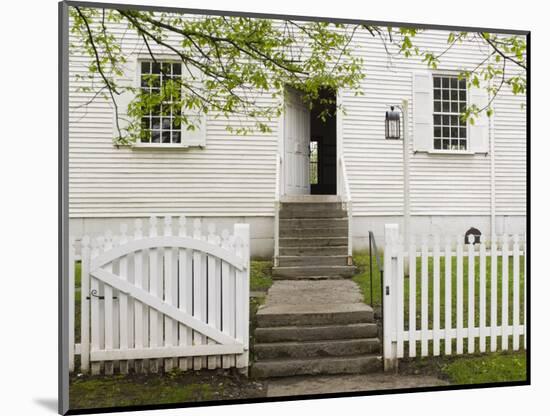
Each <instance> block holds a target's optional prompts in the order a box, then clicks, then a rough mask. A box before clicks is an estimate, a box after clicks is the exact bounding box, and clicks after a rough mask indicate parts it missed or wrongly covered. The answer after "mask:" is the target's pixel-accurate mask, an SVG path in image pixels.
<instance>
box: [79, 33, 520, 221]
mask: <svg viewBox="0 0 550 416" xmlns="http://www.w3.org/2000/svg"><path fill="white" fill-rule="evenodd" d="M117 30H118V33H119V34H120V35H121V36H123V35H124V48H125V50H127V51H128V53H129V54H130V53H138V52H139V51H140V50H141V49H140V42H138V40H137V39H136V37H135V35H134V34H132V33H130V32H127V31H126V30H125V29H124V28H123V27H119V28H118V29H117ZM446 39H447V33H446V32H437V31H429V32H426V33H425V34H423V35H421V36H418V38H417V39H416V40H415V42H416V43H417V44H419V46H420V47H421V48H429V49H431V50H434V51H435V52H437V51H443V50H444V49H445V48H446ZM354 42H355V44H354V50H355V51H356V53H359V54H361V55H362V56H363V57H364V59H365V64H364V65H365V71H366V75H367V78H366V80H365V81H364V83H363V87H364V93H365V95H364V96H359V97H355V96H353V94H352V93H351V92H349V91H342V94H341V96H342V97H343V98H342V99H343V103H344V106H345V108H346V111H347V114H346V115H345V116H344V120H343V123H342V124H343V128H342V133H343V143H344V145H343V149H342V152H343V155H344V157H345V160H346V165H347V168H348V176H349V182H350V188H351V194H352V197H353V207H354V215H358V216H369V215H400V214H401V213H402V199H403V198H402V163H403V160H402V159H403V158H402V142H401V141H386V140H385V139H384V112H385V111H386V110H387V108H388V106H389V105H390V104H399V103H400V102H401V100H402V99H403V98H406V99H408V100H409V102H410V109H411V112H412V113H413V114H414V106H415V103H414V101H413V99H412V73H413V71H418V70H426V65H425V64H424V63H421V62H420V60H419V59H417V58H410V59H403V58H401V59H400V58H398V57H396V56H393V57H391V58H389V57H388V54H387V53H386V51H385V49H384V47H383V45H382V44H381V43H380V41H379V40H378V39H373V38H372V37H371V36H370V35H368V34H365V35H361V36H358V37H357V38H356V40H355V41H354ZM159 51H160V52H165V51H162V50H161V49H160V48H159ZM482 53H483V48H480V45H478V44H463V45H461V46H457V47H456V48H454V49H452V50H451V51H450V52H449V53H448V54H446V55H445V57H444V59H442V61H441V64H440V68H441V69H442V70H458V69H460V68H463V67H464V66H466V67H468V66H470V67H471V66H473V65H475V64H477V63H478V62H479V61H480V60H481V56H482ZM85 64H86V59H85V58H83V57H78V56H74V55H73V56H71V59H70V75H71V85H70V90H71V93H70V106H71V111H70V127H69V131H70V147H69V150H70V157H69V172H70V178H69V181H70V193H69V196H70V198H69V202H70V217H72V218H92V217H132V216H146V215H149V214H150V213H155V214H157V215H164V214H170V215H179V214H182V213H184V214H186V215H191V216H193V215H206V216H209V215H210V216H272V215H273V195H274V189H275V163H276V162H275V157H276V153H277V151H278V140H279V139H278V137H279V134H278V131H277V128H278V125H277V121H276V120H274V121H272V122H271V124H270V125H271V127H272V129H273V132H272V133H270V134H266V135H262V134H257V135H250V136H246V137H242V136H236V135H232V134H230V133H228V132H227V131H226V129H225V127H226V124H227V121H226V119H225V118H223V117H221V118H219V119H217V120H216V119H213V118H212V117H209V118H208V121H207V139H206V146H205V147H204V148H188V149H185V150H183V149H182V150H179V149H178V150H173V149H168V150H162V149H135V150H131V149H128V148H119V149H117V148H115V147H114V146H113V142H112V137H113V125H112V110H111V107H110V105H109V103H108V102H107V101H103V100H97V101H95V102H94V103H92V104H90V105H88V106H87V107H80V108H78V106H80V105H82V104H83V103H85V102H86V101H88V100H89V99H90V98H91V96H92V94H90V93H76V92H75V91H74V90H75V88H76V86H77V85H80V84H82V82H83V81H80V82H79V83H77V82H75V81H74V76H75V75H76V74H77V73H80V74H86V67H85ZM270 99H271V98H261V99H260V100H259V101H260V102H262V103H265V104H266V105H267V104H269V103H270ZM522 100H523V98H521V97H514V96H511V95H510V94H509V93H506V94H504V95H503V97H501V98H499V100H498V101H497V103H496V110H497V112H496V116H495V123H494V124H495V137H496V140H495V143H496V146H495V149H496V201H497V214H498V215H525V201H526V196H525V191H526V184H525V170H526V166H525V164H526V159H525V158H526V156H525V155H526V151H525V112H524V111H522V110H521V109H520V103H521V101H522ZM410 119H411V123H412V117H410ZM235 121H236V120H232V121H231V122H232V123H234V122H235ZM412 133H413V131H412V124H411V125H410V126H409V134H410V135H411V139H412ZM412 142H413V140H411V149H410V150H411V176H410V177H411V201H410V202H411V210H412V214H413V215H489V210H490V158H489V156H488V155H484V154H476V155H456V156H455V155H434V154H426V153H416V154H412Z"/></svg>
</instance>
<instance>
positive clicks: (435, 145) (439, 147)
mask: <svg viewBox="0 0 550 416" xmlns="http://www.w3.org/2000/svg"><path fill="white" fill-rule="evenodd" d="M434 149H441V140H439V139H436V140H434Z"/></svg>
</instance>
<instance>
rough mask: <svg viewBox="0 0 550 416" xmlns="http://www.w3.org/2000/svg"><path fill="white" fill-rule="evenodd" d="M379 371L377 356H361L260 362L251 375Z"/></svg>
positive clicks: (281, 375) (276, 375) (380, 362)
mask: <svg viewBox="0 0 550 416" xmlns="http://www.w3.org/2000/svg"><path fill="white" fill-rule="evenodd" d="M381 369H382V357H380V356H379V355H378V354H361V355H356V356H344V357H322V358H319V357H311V358H290V359H273V360H261V361H258V362H256V363H254V365H253V366H252V369H251V375H252V377H257V378H268V377H287V376H298V375H300V376H302V375H319V374H323V375H327V374H360V373H369V372H374V371H380V370H381Z"/></svg>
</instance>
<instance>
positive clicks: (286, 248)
mask: <svg viewBox="0 0 550 416" xmlns="http://www.w3.org/2000/svg"><path fill="white" fill-rule="evenodd" d="M277 260H278V263H277V266H276V267H273V280H274V283H273V286H271V288H270V289H269V291H268V293H267V297H266V303H265V304H264V305H262V306H260V308H259V309H258V312H257V314H256V322H257V326H256V329H255V332H254V343H253V346H252V348H253V352H254V360H255V362H254V363H253V365H252V370H251V375H252V376H253V377H260V378H266V377H284V376H297V375H315V374H323V375H329V374H354V373H366V372H371V371H378V370H380V369H381V368H382V359H381V357H380V354H379V352H380V341H379V339H378V338H377V336H378V327H377V325H376V323H375V322H374V311H373V309H372V308H371V307H370V306H368V305H366V304H364V303H363V296H362V294H361V291H360V289H359V287H358V286H357V284H356V283H355V282H353V281H352V280H351V279H349V278H350V277H351V276H353V274H354V273H355V272H356V268H355V267H354V266H349V265H348V218H347V213H346V211H345V210H344V209H343V207H342V203H341V201H340V200H339V198H338V197H336V196H329V197H327V196H311V195H299V196H292V197H285V200H284V201H283V202H282V204H281V211H280V222H279V257H278V259H277Z"/></svg>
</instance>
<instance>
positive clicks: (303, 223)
mask: <svg viewBox="0 0 550 416" xmlns="http://www.w3.org/2000/svg"><path fill="white" fill-rule="evenodd" d="M279 227H280V228H281V230H283V229H284V228H347V227H348V218H347V217H346V218H286V219H280V220H279Z"/></svg>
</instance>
